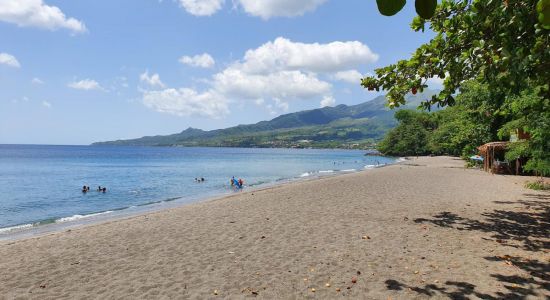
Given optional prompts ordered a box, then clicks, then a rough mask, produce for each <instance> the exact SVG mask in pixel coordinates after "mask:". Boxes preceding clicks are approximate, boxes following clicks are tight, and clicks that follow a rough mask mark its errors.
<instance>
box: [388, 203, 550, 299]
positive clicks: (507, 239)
mask: <svg viewBox="0 0 550 300" xmlns="http://www.w3.org/2000/svg"><path fill="white" fill-rule="evenodd" d="M524 196H525V199H523V200H518V201H496V202H495V203H498V204H517V205H519V206H520V208H521V211H511V210H510V211H508V210H494V211H492V212H488V213H483V214H482V216H483V217H484V220H481V221H480V220H475V219H470V218H464V217H461V216H459V215H457V214H454V213H451V212H441V213H439V214H437V215H435V216H433V218H431V219H424V218H418V219H415V220H414V222H416V223H432V224H434V225H436V226H439V227H445V228H450V229H456V230H466V231H480V232H485V233H488V234H490V236H491V238H492V239H494V240H495V241H496V242H498V243H500V244H502V245H504V246H509V247H516V248H518V249H522V250H524V251H532V252H539V251H544V252H547V251H548V250H549V249H550V195H545V194H524ZM484 259H486V260H489V261H502V262H504V263H506V264H510V265H514V266H516V267H517V268H519V269H521V270H523V271H525V272H526V273H528V274H529V275H530V276H528V277H522V276H508V275H501V274H491V276H492V277H493V278H495V279H496V280H498V281H499V282H501V283H502V285H503V286H504V287H505V288H506V290H507V291H506V292H505V293H502V292H495V293H494V294H493V295H488V294H484V293H480V292H478V291H476V285H474V284H472V283H469V282H455V281H447V282H445V283H442V284H426V285H424V286H410V285H407V284H404V283H401V282H398V281H396V280H392V279H389V280H386V282H385V283H386V287H387V289H388V290H404V289H408V290H411V291H414V292H416V293H418V294H419V295H425V296H427V297H432V296H440V297H441V296H444V297H448V298H450V299H470V298H471V297H478V298H481V299H526V298H529V297H531V298H536V297H537V296H538V297H540V296H541V293H542V294H548V292H550V262H549V261H539V260H536V259H526V258H523V257H519V256H508V255H506V256H490V257H484ZM543 297H544V296H543ZM543 299H544V298H543ZM547 299H550V298H547Z"/></svg>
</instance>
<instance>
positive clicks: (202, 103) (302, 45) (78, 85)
mask: <svg viewBox="0 0 550 300" xmlns="http://www.w3.org/2000/svg"><path fill="white" fill-rule="evenodd" d="M408 2H410V3H407V6H406V7H405V8H404V9H403V10H402V11H401V12H400V13H398V14H397V15H396V16H393V17H384V16H382V15H380V14H379V13H378V10H377V8H376V3H375V1H365V0H301V1H300V0H262V1H259V0H161V1H159V0H117V1H107V0H74V1H60V0H0V144H74V145H77V144H78V145H79V144H90V143H92V142H96V141H106V140H115V139H126V138H136V137H141V136H145V135H158V134H172V133H177V132H180V131H182V130H184V129H186V128H188V127H194V128H200V129H204V130H211V129H217V128H225V127H230V126H234V125H238V124H250V123H255V122H258V121H262V120H269V119H272V118H274V117H276V116H278V115H281V114H285V113H290V112H295V111H300V110H304V109H314V108H319V107H323V106H334V105H338V104H347V105H353V104H358V103H362V102H364V101H367V100H370V99H373V98H374V97H376V96H378V95H379V94H378V93H376V92H369V91H367V90H365V89H363V88H362V87H361V86H360V78H361V77H362V76H365V75H368V74H373V73H374V69H376V68H378V67H383V66H385V65H388V64H390V63H394V62H396V61H397V60H399V59H406V58H408V57H409V56H410V55H411V53H413V52H414V50H415V49H416V48H417V47H418V46H420V45H421V44H423V43H425V42H427V41H429V39H430V38H431V37H433V33H431V32H425V33H422V32H413V31H412V30H411V29H410V27H409V24H410V22H411V21H412V19H413V17H414V15H415V12H414V7H413V2H412V1H408ZM435 84H437V81H436V80H434V85H435Z"/></svg>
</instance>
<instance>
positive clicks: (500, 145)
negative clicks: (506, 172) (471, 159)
mask: <svg viewBox="0 0 550 300" xmlns="http://www.w3.org/2000/svg"><path fill="white" fill-rule="evenodd" d="M509 144H510V142H490V143H487V144H485V145H481V146H479V147H477V150H479V153H480V155H481V156H483V169H484V170H485V171H489V170H491V172H492V173H500V170H499V168H498V167H499V164H496V162H495V153H500V152H505V151H506V149H507V148H508V145H509ZM510 173H511V172H510Z"/></svg>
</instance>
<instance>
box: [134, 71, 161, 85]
mask: <svg viewBox="0 0 550 300" xmlns="http://www.w3.org/2000/svg"><path fill="white" fill-rule="evenodd" d="M139 80H140V81H141V82H145V83H146V84H148V85H149V86H151V87H160V88H164V87H165V85H164V83H162V81H161V80H160V76H159V74H156V73H155V74H153V75H151V76H149V71H145V72H144V73H143V74H141V75H139Z"/></svg>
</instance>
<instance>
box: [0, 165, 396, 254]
mask: <svg viewBox="0 0 550 300" xmlns="http://www.w3.org/2000/svg"><path fill="white" fill-rule="evenodd" d="M405 160H406V158H404V157H399V158H397V157H396V158H395V162H394V163H392V164H382V165H379V166H375V165H368V166H364V168H363V169H360V170H356V169H350V170H337V171H335V170H330V171H318V173H317V174H311V173H309V172H307V176H303V175H305V174H306V173H304V174H302V175H300V176H297V177H292V178H284V179H282V180H279V181H273V182H266V183H262V184H258V185H253V186H247V187H246V189H245V190H240V191H225V192H212V193H208V194H204V195H198V196H196V197H191V198H189V197H188V198H185V197H176V198H171V199H165V200H158V201H152V202H149V203H144V204H141V205H137V206H131V207H122V208H117V209H112V210H107V211H97V212H92V213H89V214H83V215H73V216H63V217H59V218H56V219H51V220H41V221H38V222H36V223H26V224H18V225H14V226H10V227H5V228H0V243H1V242H3V241H8V242H9V241H16V240H21V239H27V238H33V237H39V236H44V235H48V234H55V233H57V232H62V231H65V230H68V229H75V228H79V227H81V226H90V225H97V224H101V223H104V222H111V221H116V220H119V219H127V218H133V217H138V216H141V215H145V214H150V213H155V212H159V211H163V210H167V209H173V208H177V207H181V206H185V205H192V204H195V203H200V202H207V201H215V200H220V199H223V198H226V197H231V196H233V195H238V194H241V193H248V192H255V191H262V190H265V189H270V188H274V187H277V186H282V185H287V184H292V183H295V182H301V181H311V180H318V179H321V178H326V177H334V176H341V175H345V174H351V173H357V172H365V171H369V170H372V169H375V168H382V167H386V166H389V165H393V164H399V163H402V162H404V161H405Z"/></svg>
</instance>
